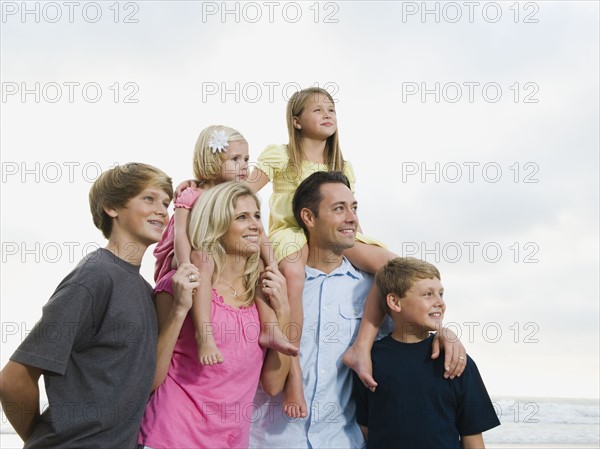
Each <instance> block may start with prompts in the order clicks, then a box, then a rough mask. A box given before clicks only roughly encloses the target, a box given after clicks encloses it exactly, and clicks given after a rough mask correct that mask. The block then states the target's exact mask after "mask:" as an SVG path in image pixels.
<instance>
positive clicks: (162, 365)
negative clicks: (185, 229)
mask: <svg viewBox="0 0 600 449" xmlns="http://www.w3.org/2000/svg"><path fill="white" fill-rule="evenodd" d="M194 276H195V278H194ZM190 277H191V279H193V280H194V281H193V282H192V281H191V280H190ZM199 279H200V277H199V274H198V269H197V268H196V267H195V266H194V265H192V264H189V263H186V264H183V265H181V266H180V267H179V268H178V269H177V272H176V273H175V275H174V276H173V292H174V293H175V299H173V297H172V296H171V295H169V294H168V293H166V292H161V293H159V294H158V295H157V296H156V316H157V319H158V348H157V355H156V371H155V372H154V381H153V382H152V390H153V391H154V390H156V389H157V388H158V387H159V386H160V385H161V384H162V383H163V382H164V380H165V379H166V377H167V373H168V371H169V365H170V364H171V357H172V356H173V349H174V348H175V343H176V342H177V337H179V332H181V326H182V325H183V321H184V320H185V317H186V316H187V314H188V311H189V310H190V308H191V307H192V294H193V291H194V289H196V288H198V287H200V282H199Z"/></svg>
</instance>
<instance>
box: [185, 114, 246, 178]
mask: <svg viewBox="0 0 600 449" xmlns="http://www.w3.org/2000/svg"><path fill="white" fill-rule="evenodd" d="M219 132H223V133H225V136H226V137H227V142H236V141H243V142H246V139H245V138H244V136H242V134H241V133H240V132H239V131H237V130H235V129H233V128H230V127H229V126H223V125H212V126H209V127H207V128H204V129H203V130H202V132H201V133H200V135H199V136H198V140H196V146H195V147H194V160H193V167H194V177H195V178H196V180H197V181H210V180H213V179H215V178H217V177H218V176H219V174H220V173H221V165H223V161H224V159H225V157H224V154H223V153H222V152H219V151H216V152H213V150H212V148H210V146H209V142H210V140H211V138H212V137H213V133H219Z"/></svg>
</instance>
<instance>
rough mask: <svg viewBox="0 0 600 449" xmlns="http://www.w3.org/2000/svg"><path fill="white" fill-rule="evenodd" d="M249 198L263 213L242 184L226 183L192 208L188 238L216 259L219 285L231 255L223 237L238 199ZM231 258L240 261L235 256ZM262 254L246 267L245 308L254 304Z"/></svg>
mask: <svg viewBox="0 0 600 449" xmlns="http://www.w3.org/2000/svg"><path fill="white" fill-rule="evenodd" d="M244 196H249V197H251V198H253V199H254V201H256V205H257V207H258V208H259V209H260V201H259V200H258V198H257V196H256V195H255V194H254V193H252V191H251V190H250V189H249V188H248V186H247V185H246V184H244V183H241V182H234V181H230V182H224V183H223V184H219V185H218V186H216V187H213V188H211V189H208V190H207V191H205V192H204V193H203V194H202V195H200V198H198V201H196V204H195V205H194V207H193V208H192V213H191V215H190V224H189V227H188V237H189V239H190V243H191V244H192V247H193V248H194V249H196V250H202V251H204V253H205V254H207V255H209V256H212V258H213V259H214V261H215V282H216V281H217V280H218V279H219V276H220V274H221V271H222V270H223V264H224V262H225V258H226V257H227V255H226V254H225V248H224V247H223V242H222V237H223V236H224V235H225V233H226V232H227V230H228V229H229V226H230V225H231V222H232V221H233V219H234V215H235V206H236V204H237V201H238V199H240V198H241V197H244ZM231 257H238V256H236V255H233V256H231ZM259 261H260V252H256V253H255V254H253V255H251V256H250V257H249V258H248V260H247V261H246V265H245V267H244V288H245V290H244V294H245V295H246V297H247V299H246V301H245V302H244V305H245V306H249V305H251V304H252V303H253V301H254V294H255V289H256V281H257V279H258V274H259V273H258V264H259Z"/></svg>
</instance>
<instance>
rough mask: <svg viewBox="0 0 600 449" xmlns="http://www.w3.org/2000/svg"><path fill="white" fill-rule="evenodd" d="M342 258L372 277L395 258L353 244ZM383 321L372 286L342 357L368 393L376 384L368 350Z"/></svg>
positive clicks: (372, 246) (378, 248) (374, 287)
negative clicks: (353, 340)
mask: <svg viewBox="0 0 600 449" xmlns="http://www.w3.org/2000/svg"><path fill="white" fill-rule="evenodd" d="M344 255H345V256H346V257H347V258H348V260H350V262H352V264H353V265H355V266H356V267H358V268H360V269H361V270H363V271H368V272H370V273H375V272H376V271H377V270H378V269H379V268H381V267H382V266H383V265H385V264H386V263H387V261H388V260H390V259H392V258H394V257H397V256H396V255H395V254H394V253H391V252H390V251H388V250H386V249H384V248H381V247H380V246H375V245H367V244H365V243H362V242H356V245H354V247H353V248H350V249H348V250H346V251H344ZM384 317H385V312H384V310H383V308H382V307H381V304H380V302H379V293H378V291H377V287H376V286H375V285H373V287H372V288H371V291H370V292H369V295H368V296H367V300H366V302H365V310H364V312H363V317H362V320H361V322H360V327H359V329H358V335H357V336H356V341H355V342H354V343H353V344H352V346H351V347H350V348H349V349H348V350H347V351H346V352H345V353H344V355H343V356H342V361H343V362H344V364H345V365H346V366H347V367H349V368H351V369H353V370H354V371H355V372H356V374H358V377H359V378H360V380H361V381H362V383H363V384H364V385H365V387H367V388H368V389H370V390H371V391H375V388H376V387H377V382H375V379H373V366H372V364H371V348H372V347H373V342H374V341H375V338H376V337H377V332H378V331H379V326H381V323H382V322H383V318H384Z"/></svg>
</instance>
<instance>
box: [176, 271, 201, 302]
mask: <svg viewBox="0 0 600 449" xmlns="http://www.w3.org/2000/svg"><path fill="white" fill-rule="evenodd" d="M172 282H173V293H174V294H175V303H174V307H175V308H176V310H177V311H178V312H184V313H187V312H188V311H189V310H190V309H191V308H192V297H193V295H194V290H195V289H196V288H198V287H200V273H199V271H198V268H196V267H195V265H193V264H191V263H183V264H181V266H180V267H179V268H178V269H177V272H176V273H175V274H174V275H173V279H172Z"/></svg>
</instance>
